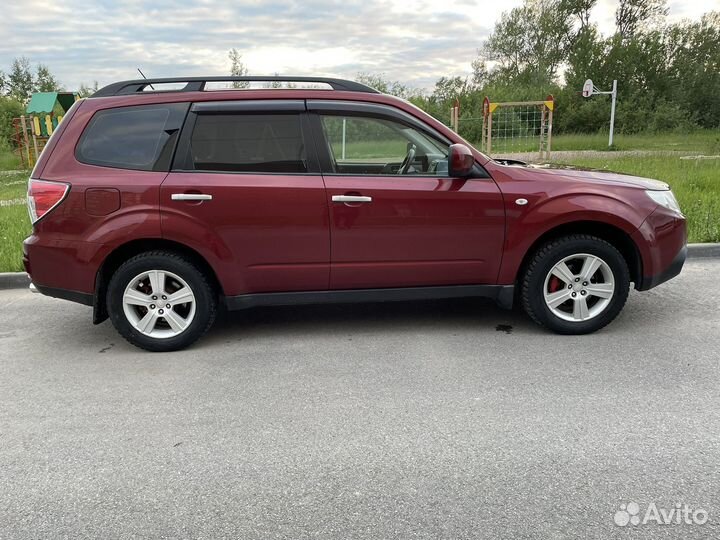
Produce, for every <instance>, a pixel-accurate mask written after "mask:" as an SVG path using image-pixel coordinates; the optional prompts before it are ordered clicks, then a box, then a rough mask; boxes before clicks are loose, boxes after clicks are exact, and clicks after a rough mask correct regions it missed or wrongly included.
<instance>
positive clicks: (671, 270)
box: [637, 246, 687, 291]
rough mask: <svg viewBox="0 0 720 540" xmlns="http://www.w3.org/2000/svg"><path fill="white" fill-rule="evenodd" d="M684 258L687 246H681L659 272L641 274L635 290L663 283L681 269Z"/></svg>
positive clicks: (646, 288) (644, 289)
mask: <svg viewBox="0 0 720 540" xmlns="http://www.w3.org/2000/svg"><path fill="white" fill-rule="evenodd" d="M686 258H687V246H683V247H682V249H680V251H679V252H678V254H677V255H675V258H674V259H673V260H672V262H671V263H670V266H668V267H667V268H666V269H665V270H663V271H662V272H660V273H659V274H655V275H654V276H643V278H642V280H641V281H640V283H639V284H638V286H637V290H638V291H647V290H648V289H652V288H653V287H657V286H658V285H660V284H661V283H665V282H666V281H668V280H670V279H672V278H674V277H675V276H677V275H678V274H679V273H680V271H681V270H682V267H683V265H684V264H685V259H686Z"/></svg>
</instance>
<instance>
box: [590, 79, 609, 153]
mask: <svg viewBox="0 0 720 540" xmlns="http://www.w3.org/2000/svg"><path fill="white" fill-rule="evenodd" d="M593 94H598V95H599V94H609V95H610V97H611V98H612V101H611V104H610V137H609V140H608V146H612V145H613V133H614V131H615V101H616V100H617V80H614V81H613V85H612V90H609V91H604V90H600V89H599V88H595V85H594V84H593V82H592V79H588V80H587V81H585V84H583V89H582V95H583V97H586V98H588V97H590V96H592V95H593Z"/></svg>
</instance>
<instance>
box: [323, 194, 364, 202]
mask: <svg viewBox="0 0 720 540" xmlns="http://www.w3.org/2000/svg"><path fill="white" fill-rule="evenodd" d="M332 202H341V203H349V202H350V203H353V202H354V203H358V202H372V197H364V196H362V195H333V196H332Z"/></svg>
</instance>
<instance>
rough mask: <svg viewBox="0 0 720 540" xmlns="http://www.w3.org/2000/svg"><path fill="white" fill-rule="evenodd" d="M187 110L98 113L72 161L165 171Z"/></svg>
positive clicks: (147, 107) (177, 106) (173, 105)
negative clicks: (74, 159) (75, 159)
mask: <svg viewBox="0 0 720 540" xmlns="http://www.w3.org/2000/svg"><path fill="white" fill-rule="evenodd" d="M188 107H189V104H188V103H170V104H165V105H139V106H134V107H118V108H114V109H104V110H101V111H98V112H97V113H95V115H94V116H93V118H92V120H90V122H89V124H88V126H87V127H86V128H85V131H84V132H83V135H82V137H81V138H80V142H79V144H78V146H77V148H76V151H75V157H76V158H77V160H78V161H80V162H81V163H87V164H89V165H100V166H103V167H114V168H119V169H134V170H140V171H158V170H160V171H162V170H168V169H169V166H170V160H171V159H172V153H173V151H174V147H175V143H176V140H177V136H178V133H179V131H180V128H181V127H182V123H183V120H184V118H185V114H186V113H187V109H188Z"/></svg>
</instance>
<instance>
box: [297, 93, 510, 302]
mask: <svg viewBox="0 0 720 540" xmlns="http://www.w3.org/2000/svg"><path fill="white" fill-rule="evenodd" d="M308 109H309V111H310V116H311V123H312V126H313V133H314V135H315V137H316V141H317V145H316V146H317V148H318V153H319V157H320V161H321V166H322V168H323V176H324V179H325V185H326V187H327V197H328V205H329V208H330V225H331V229H330V230H331V252H332V266H331V275H330V287H331V289H356V288H375V287H408V286H434V285H460V284H494V283H495V282H496V280H497V274H498V269H499V265H500V260H501V256H502V246H503V241H504V227H505V213H504V207H503V200H502V195H501V194H500V190H499V189H498V187H497V185H496V184H495V182H494V181H493V180H492V179H491V178H489V177H488V175H487V173H485V172H484V170H483V169H482V168H481V167H480V166H479V165H478V168H477V173H476V174H475V177H474V178H452V177H450V176H449V175H448V147H449V144H450V141H448V140H447V139H445V138H444V137H443V136H442V135H441V134H439V133H437V132H435V131H434V130H432V129H431V128H429V127H428V126H426V125H424V124H423V123H421V122H419V121H418V120H417V119H415V118H413V117H411V116H410V115H408V114H406V113H404V112H402V111H400V110H398V109H395V108H393V107H388V106H381V105H374V104H360V103H355V102H345V103H343V102H339V101H311V100H309V101H308Z"/></svg>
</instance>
